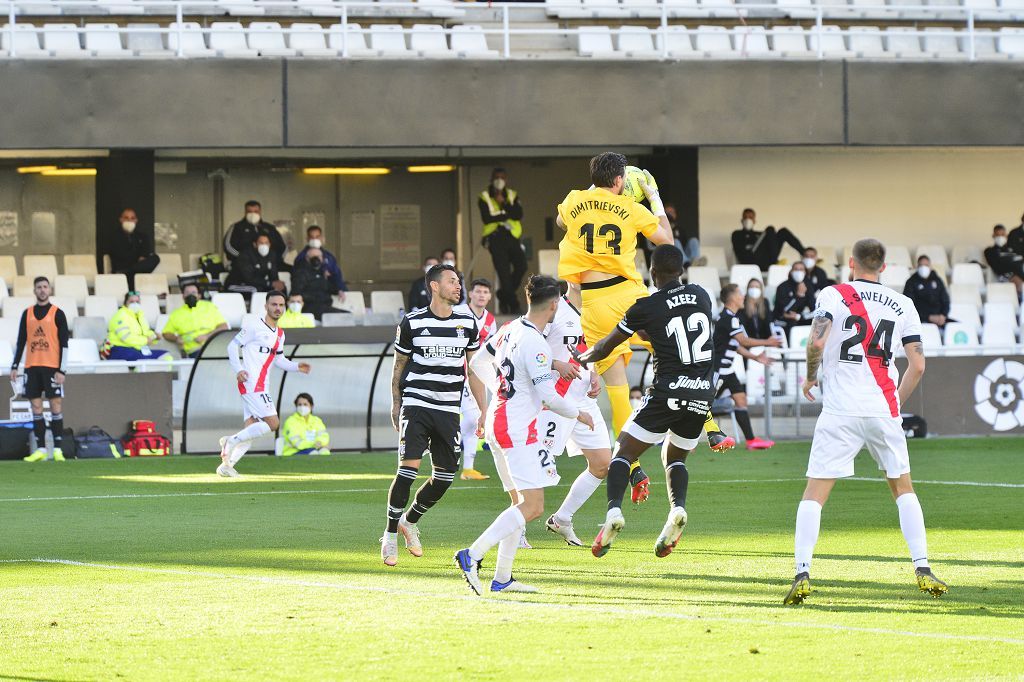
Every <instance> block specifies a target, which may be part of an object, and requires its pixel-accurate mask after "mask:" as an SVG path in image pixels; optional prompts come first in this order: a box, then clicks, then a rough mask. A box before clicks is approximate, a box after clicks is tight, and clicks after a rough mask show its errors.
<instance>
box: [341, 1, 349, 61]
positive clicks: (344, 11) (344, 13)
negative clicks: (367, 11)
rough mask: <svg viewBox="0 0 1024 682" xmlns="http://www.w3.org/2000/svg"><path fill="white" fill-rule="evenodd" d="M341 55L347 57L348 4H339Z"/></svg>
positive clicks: (343, 57)
mask: <svg viewBox="0 0 1024 682" xmlns="http://www.w3.org/2000/svg"><path fill="white" fill-rule="evenodd" d="M341 57H342V59H348V5H342V6H341Z"/></svg>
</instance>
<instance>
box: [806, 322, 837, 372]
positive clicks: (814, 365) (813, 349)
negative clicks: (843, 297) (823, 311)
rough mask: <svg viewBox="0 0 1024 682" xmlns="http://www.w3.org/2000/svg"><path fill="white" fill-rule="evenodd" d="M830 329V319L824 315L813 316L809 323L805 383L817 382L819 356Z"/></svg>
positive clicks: (819, 363) (822, 351) (819, 364)
mask: <svg viewBox="0 0 1024 682" xmlns="http://www.w3.org/2000/svg"><path fill="white" fill-rule="evenodd" d="M831 329H832V319H831V318H829V317H826V316H824V315H815V317H814V322H812V323H811V338H810V339H808V340H807V381H808V382H814V381H817V380H818V368H820V367H821V355H822V353H824V351H825V341H826V340H827V339H828V333H829V331H831Z"/></svg>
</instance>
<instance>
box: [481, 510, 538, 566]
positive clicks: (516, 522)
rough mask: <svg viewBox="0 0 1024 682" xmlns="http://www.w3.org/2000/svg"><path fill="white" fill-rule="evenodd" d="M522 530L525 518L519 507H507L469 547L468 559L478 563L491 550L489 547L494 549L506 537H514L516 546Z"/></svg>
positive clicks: (524, 525)
mask: <svg viewBox="0 0 1024 682" xmlns="http://www.w3.org/2000/svg"><path fill="white" fill-rule="evenodd" d="M524 528H526V517H524V516H523V513H522V512H521V511H519V507H509V508H508V509H506V510H505V511H503V512H501V513H500V514H498V518H496V519H494V522H493V523H491V525H489V526H488V527H487V530H485V531H484V532H483V533H481V534H480V537H478V538H477V539H476V541H475V542H474V543H473V544H472V545H470V547H469V556H470V558H472V559H473V561H480V560H481V559H483V558H484V555H485V554H487V552H489V551H490V550H491V547H494V546H495V545H496V544H498V543H499V542H501V541H502V540H504V539H505V538H506V537H514V538H515V542H516V544H517V545H518V544H519V538H520V537H521V536H522V534H523V529H524Z"/></svg>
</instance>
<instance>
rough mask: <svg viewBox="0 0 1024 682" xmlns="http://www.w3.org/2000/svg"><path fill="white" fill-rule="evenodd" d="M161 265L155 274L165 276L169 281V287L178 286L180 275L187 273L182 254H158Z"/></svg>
mask: <svg viewBox="0 0 1024 682" xmlns="http://www.w3.org/2000/svg"><path fill="white" fill-rule="evenodd" d="M156 255H157V256H159V257H160V263H159V264H158V265H157V266H156V269H155V270H153V274H154V275H156V274H160V275H163V276H164V278H165V279H166V280H167V286H168V287H177V286H178V275H180V274H181V273H182V272H185V266H184V264H183V263H182V260H181V254H180V253H158V254H156Z"/></svg>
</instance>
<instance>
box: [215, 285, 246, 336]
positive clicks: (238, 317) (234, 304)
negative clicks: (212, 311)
mask: <svg viewBox="0 0 1024 682" xmlns="http://www.w3.org/2000/svg"><path fill="white" fill-rule="evenodd" d="M211 302H212V303H213V304H214V305H215V306H217V309H218V310H220V314H221V315H223V316H224V320H225V321H226V322H227V323H228V326H229V327H230V328H231V329H238V328H239V327H241V325H242V317H243V316H244V315H245V314H246V312H245V298H244V297H243V296H242V295H241V294H238V293H234V292H231V293H218V294H214V295H213V298H212V299H211Z"/></svg>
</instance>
